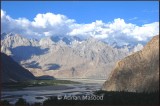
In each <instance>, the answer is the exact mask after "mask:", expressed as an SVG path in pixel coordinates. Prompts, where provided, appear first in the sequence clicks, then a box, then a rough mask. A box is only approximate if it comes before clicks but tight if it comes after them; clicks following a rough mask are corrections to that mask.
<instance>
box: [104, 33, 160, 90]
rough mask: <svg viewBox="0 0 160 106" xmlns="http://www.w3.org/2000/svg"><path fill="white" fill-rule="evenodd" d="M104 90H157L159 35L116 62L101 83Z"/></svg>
mask: <svg viewBox="0 0 160 106" xmlns="http://www.w3.org/2000/svg"><path fill="white" fill-rule="evenodd" d="M102 89H103V90H106V91H130V92H143V91H147V92H152V91H157V90H159V36H158V35H157V36H155V37H153V38H152V40H151V41H150V42H149V43H148V44H147V45H146V46H145V47H144V48H143V49H142V50H141V51H138V52H136V53H134V54H132V55H130V56H128V57H126V58H124V59H122V60H121V61H119V62H118V63H117V64H116V67H115V69H114V70H113V71H112V72H111V74H110V77H109V78H108V80H107V81H106V82H105V83H104V85H103V88H102Z"/></svg>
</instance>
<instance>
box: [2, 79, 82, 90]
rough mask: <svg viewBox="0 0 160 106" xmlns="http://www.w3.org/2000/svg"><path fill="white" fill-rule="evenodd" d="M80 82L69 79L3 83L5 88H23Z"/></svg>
mask: <svg viewBox="0 0 160 106" xmlns="http://www.w3.org/2000/svg"><path fill="white" fill-rule="evenodd" d="M78 83H79V82H74V81H69V80H29V81H21V82H14V83H13V82H12V83H3V84H2V86H3V89H22V88H25V87H35V86H53V85H60V84H78Z"/></svg>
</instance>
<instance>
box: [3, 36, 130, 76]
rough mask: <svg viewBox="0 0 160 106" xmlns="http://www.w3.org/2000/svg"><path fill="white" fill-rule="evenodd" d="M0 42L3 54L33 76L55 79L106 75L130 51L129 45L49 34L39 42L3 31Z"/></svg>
mask: <svg viewBox="0 0 160 106" xmlns="http://www.w3.org/2000/svg"><path fill="white" fill-rule="evenodd" d="M1 36H2V35H1ZM1 45H2V46H1V51H2V52H3V53H5V54H7V55H10V56H11V57H12V58H13V59H14V60H15V61H17V62H18V63H20V64H21V65H22V66H23V67H24V68H26V69H28V70H29V71H30V72H32V73H33V74H34V75H35V76H42V75H50V76H54V77H56V78H106V77H107V76H108V75H109V73H110V72H111V70H112V69H113V67H114V65H115V63H116V61H118V60H120V59H122V58H124V57H125V56H127V55H128V54H129V50H128V48H113V47H111V46H109V45H107V44H106V43H104V42H101V41H99V40H96V39H94V38H89V39H87V40H83V41H82V40H80V39H78V38H74V37H72V38H69V39H68V40H67V38H66V37H65V38H63V37H60V38H57V37H48V38H42V39H40V40H39V41H38V40H34V39H27V38H24V37H22V36H21V35H17V34H16V35H14V34H6V35H3V39H2V40H1Z"/></svg>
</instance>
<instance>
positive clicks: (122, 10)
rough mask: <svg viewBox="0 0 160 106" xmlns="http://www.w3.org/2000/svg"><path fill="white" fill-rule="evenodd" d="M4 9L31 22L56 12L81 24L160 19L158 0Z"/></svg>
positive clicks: (22, 4)
mask: <svg viewBox="0 0 160 106" xmlns="http://www.w3.org/2000/svg"><path fill="white" fill-rule="evenodd" d="M1 8H2V9H3V10H4V11H6V12H7V14H8V15H10V16H11V17H12V18H20V17H25V18H27V19H29V20H30V21H32V20H33V18H34V17H35V16H36V15H37V14H38V13H46V12H52V13H55V14H63V15H65V16H67V17H68V18H70V19H75V20H76V22H77V23H91V22H93V21H95V20H102V21H103V22H110V21H113V20H114V19H115V18H122V19H124V20H125V21H126V22H130V23H133V24H136V25H143V24H146V23H151V22H156V21H159V20H158V1H156V2H155V1H152V2H151V1H141V2H140V1H139V2H136V1H132V2H131V1H130V2H126V1H125V2H124V1H119V2H117V1H114V2H111V1H110V2H108V1H101V2H98V1H96V2H89V1H88V2H87V1H85V2H82V1H80V2H78V1H77V2H75V1H74V2H73V1H67V2H62V1H61V2H47V1H42V2H40V1H35V2H33V1H27V2H24V1H23V2H15V1H14V2H4V1H3V2H2V4H1Z"/></svg>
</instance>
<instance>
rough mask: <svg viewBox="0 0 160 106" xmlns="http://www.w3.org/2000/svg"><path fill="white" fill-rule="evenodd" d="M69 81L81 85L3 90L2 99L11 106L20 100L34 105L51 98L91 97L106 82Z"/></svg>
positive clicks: (90, 80)
mask: <svg viewBox="0 0 160 106" xmlns="http://www.w3.org/2000/svg"><path fill="white" fill-rule="evenodd" d="M63 80H64V79H63ZM67 80H71V81H76V82H80V84H63V85H54V86H37V87H26V88H23V89H21V90H12V89H10V90H2V92H1V99H2V100H8V101H9V102H10V103H11V104H15V103H16V101H17V100H18V99H19V98H23V99H25V100H26V101H27V102H28V103H30V104H33V103H36V102H39V103H42V102H43V101H44V100H46V99H48V98H49V97H51V96H64V95H91V94H93V92H94V91H97V90H100V89H101V87H102V84H103V83H104V81H105V80H93V79H67Z"/></svg>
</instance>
